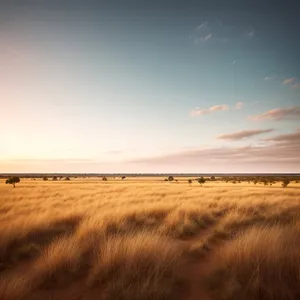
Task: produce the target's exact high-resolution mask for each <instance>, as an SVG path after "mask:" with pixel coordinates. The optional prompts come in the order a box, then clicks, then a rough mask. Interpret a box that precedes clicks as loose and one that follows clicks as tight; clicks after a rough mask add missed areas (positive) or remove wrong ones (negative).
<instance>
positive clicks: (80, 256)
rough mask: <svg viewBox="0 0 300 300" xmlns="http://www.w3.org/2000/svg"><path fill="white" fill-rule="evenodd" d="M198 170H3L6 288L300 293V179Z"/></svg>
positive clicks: (1, 265)
mask: <svg viewBox="0 0 300 300" xmlns="http://www.w3.org/2000/svg"><path fill="white" fill-rule="evenodd" d="M188 179H189V178H187V177H178V178H176V180H177V181H175V180H174V181H172V182H169V181H164V178H162V177H144V178H143V177H139V178H130V177H128V178H126V179H124V180H122V179H121V178H110V177H108V178H107V181H103V180H102V179H101V178H71V180H70V181H62V180H58V181H52V180H50V178H49V180H48V181H43V180H42V179H30V178H28V179H22V178H21V182H20V183H18V184H17V185H16V188H13V187H12V186H11V185H6V184H5V180H4V179H0V224H1V225H0V226H1V230H0V299H1V300H15V299H16V300H20V299H24V300H36V299H44V300H47V299H49V300H50V299H66V300H71V299H74V300H75V299H78V300H79V299H82V300H93V299H99V300H102V299H103V300H153V299H157V300H171V299H174V300H176V299H179V300H181V299H187V300H190V299H191V300H192V299H198V300H200V299H204V300H206V299H216V300H219V299H225V300H238V299H239V300H243V299H249V300H254V299H263V300H269V299H270V300H271V299H272V300H277V299H289V300H291V299H300V252H299V249H300V193H299V192H300V184H299V183H296V182H295V181H293V182H291V183H290V184H289V185H288V187H286V188H283V187H282V186H281V182H276V183H274V184H272V186H271V185H267V186H264V185H263V184H262V183H257V184H254V183H253V182H251V181H250V182H248V181H242V182H240V183H238V182H237V183H232V182H225V181H223V180H218V178H217V179H216V180H214V181H207V182H206V183H204V184H202V185H200V184H199V183H198V182H196V181H193V182H192V183H188ZM191 179H193V178H191Z"/></svg>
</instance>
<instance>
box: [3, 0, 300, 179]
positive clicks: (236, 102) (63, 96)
mask: <svg viewBox="0 0 300 300" xmlns="http://www.w3.org/2000/svg"><path fill="white" fill-rule="evenodd" d="M299 12H300V4H299V3H298V2H297V1H292V0H290V1H281V3H276V2H274V1H268V0H261V1H256V0H254V1H235V0H229V1H223V0H222V1H221V0H219V1H214V0H211V1H202V0H197V1H192V0H186V1H176V0H173V1H170V0H164V1H163V0H161V1H157V0H152V1H144V0H139V1H137V0H122V1H121V0H120V1H117V0H110V1H103V0H102V1H101V0H98V1H95V0H85V1H79V0H72V1H71V0H51V1H50V0H49V1H47V0H23V1H16V0H9V1H8V0H2V1H1V2H0V121H1V126H0V173H1V172H3V173H6V172H29V173H30V172H78V173H79V172H85V173H114V172H120V173H123V172H126V173H151V172H154V173H168V172H169V173H172V172H176V173H201V172H205V173H227V172H229V173H236V172H242V173H248V172H249V173H251V172H262V173H268V172H300V122H299V121H300V59H299V53H300V34H299V28H300V13H299Z"/></svg>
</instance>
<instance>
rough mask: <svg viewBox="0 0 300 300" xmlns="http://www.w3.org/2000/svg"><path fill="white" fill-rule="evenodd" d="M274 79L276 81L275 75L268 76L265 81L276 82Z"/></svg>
mask: <svg viewBox="0 0 300 300" xmlns="http://www.w3.org/2000/svg"><path fill="white" fill-rule="evenodd" d="M274 79H276V76H275V75H274V76H266V77H265V78H264V80H265V81H271V80H274Z"/></svg>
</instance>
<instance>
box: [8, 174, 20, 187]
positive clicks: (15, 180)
mask: <svg viewBox="0 0 300 300" xmlns="http://www.w3.org/2000/svg"><path fill="white" fill-rule="evenodd" d="M20 181H21V180H20V178H19V177H17V176H13V177H9V178H8V179H7V180H6V181H5V183H6V184H12V185H13V187H16V183H19V182H20Z"/></svg>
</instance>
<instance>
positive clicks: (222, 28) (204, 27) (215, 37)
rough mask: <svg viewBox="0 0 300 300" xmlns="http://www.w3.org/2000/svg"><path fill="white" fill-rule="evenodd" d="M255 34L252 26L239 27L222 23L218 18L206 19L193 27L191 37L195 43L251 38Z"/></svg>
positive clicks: (224, 41)
mask: <svg viewBox="0 0 300 300" xmlns="http://www.w3.org/2000/svg"><path fill="white" fill-rule="evenodd" d="M254 36H255V30H254V29H253V28H252V27H248V28H240V27H237V26H232V25H228V24H225V23H223V22H222V21H220V20H219V19H215V18H212V19H207V20H205V21H204V22H202V23H201V24H199V25H198V26H196V27H195V28H194V31H193V33H192V36H191V38H193V40H194V42H195V44H200V43H201V44H203V43H206V42H208V41H210V42H221V43H227V42H229V41H230V40H237V39H240V40H242V39H245V38H247V39H251V38H253V37H254Z"/></svg>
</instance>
